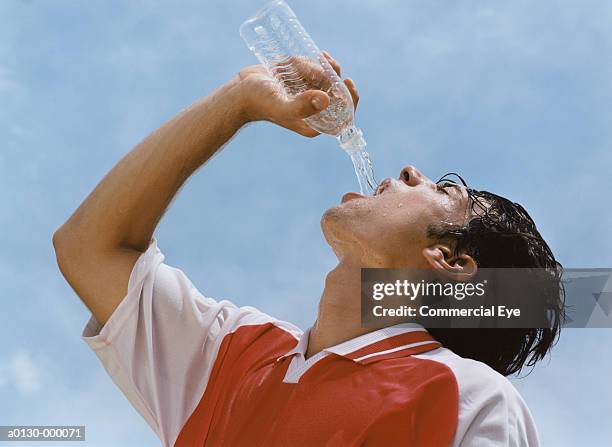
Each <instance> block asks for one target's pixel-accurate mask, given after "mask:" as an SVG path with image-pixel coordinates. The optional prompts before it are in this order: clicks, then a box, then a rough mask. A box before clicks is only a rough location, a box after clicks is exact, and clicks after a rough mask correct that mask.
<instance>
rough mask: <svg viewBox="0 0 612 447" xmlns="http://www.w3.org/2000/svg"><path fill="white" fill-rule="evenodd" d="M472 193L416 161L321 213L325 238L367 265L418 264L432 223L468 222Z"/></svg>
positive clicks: (422, 264) (422, 260)
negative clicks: (370, 192)
mask: <svg viewBox="0 0 612 447" xmlns="http://www.w3.org/2000/svg"><path fill="white" fill-rule="evenodd" d="M468 203H469V198H468V195H467V191H466V188H465V187H463V186H461V185H454V186H451V185H450V184H448V183H446V184H444V183H441V184H436V183H434V182H433V181H431V180H430V179H429V178H427V177H426V176H424V175H423V174H422V173H421V172H419V171H418V170H417V169H416V168H414V167H413V166H406V167H405V168H403V169H402V170H401V172H400V175H399V177H398V178H397V179H393V178H388V179H385V180H384V181H382V182H381V184H380V185H379V187H378V189H377V191H376V194H375V195H374V196H371V197H365V196H362V195H360V194H357V193H353V192H350V193H347V194H345V195H344V196H343V197H342V203H340V204H339V205H337V206H334V207H332V208H330V209H328V210H327V211H326V212H325V213H324V214H323V218H322V219H321V227H322V229H323V234H324V235H325V239H326V240H327V242H328V243H329V245H330V246H331V247H332V249H333V250H334V252H335V253H336V255H337V256H338V258H339V259H341V260H345V261H351V262H356V263H359V264H361V266H367V267H387V268H392V267H418V268H425V267H426V266H427V263H426V261H425V258H424V257H423V255H422V251H423V249H424V248H426V247H428V246H430V245H432V244H434V243H435V241H432V240H430V239H429V238H428V237H427V229H428V227H429V226H430V225H432V224H433V225H440V224H455V225H465V224H466V223H467V218H468Z"/></svg>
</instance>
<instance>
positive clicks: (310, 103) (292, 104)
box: [287, 90, 329, 118]
mask: <svg viewBox="0 0 612 447" xmlns="http://www.w3.org/2000/svg"><path fill="white" fill-rule="evenodd" d="M287 105H288V107H289V113H290V114H291V115H292V116H294V117H295V118H308V117H309V116H311V115H314V114H315V113H318V112H320V111H321V110H323V109H325V108H327V106H328V105H329V96H327V93H325V92H323V91H321V90H308V91H305V92H303V93H300V94H299V95H297V96H296V97H295V98H293V99H290V100H289V101H288V104H287Z"/></svg>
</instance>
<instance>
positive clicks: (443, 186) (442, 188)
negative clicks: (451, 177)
mask: <svg viewBox="0 0 612 447" xmlns="http://www.w3.org/2000/svg"><path fill="white" fill-rule="evenodd" d="M449 186H455V183H453V182H449V181H446V180H445V181H442V182H438V183H436V191H438V192H441V193H443V194H446V195H449V194H448V191H447V190H446V188H448V187H449Z"/></svg>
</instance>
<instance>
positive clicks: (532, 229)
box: [428, 173, 566, 376]
mask: <svg viewBox="0 0 612 447" xmlns="http://www.w3.org/2000/svg"><path fill="white" fill-rule="evenodd" d="M455 177H456V178H457V179H459V181H460V182H461V183H462V184H463V186H465V187H466V189H467V193H468V197H469V211H470V217H468V222H467V224H466V225H452V224H442V225H432V226H430V227H429V228H428V237H430V238H431V239H434V240H438V241H444V242H448V243H450V245H451V247H452V248H453V250H454V254H455V255H458V254H460V253H465V254H468V255H470V256H471V257H472V258H473V259H474V260H475V261H476V264H477V265H478V267H480V268H485V269H487V268H528V269H530V268H533V269H546V270H545V271H546V272H547V274H548V276H549V278H550V279H551V281H549V283H548V284H549V287H545V288H544V289H545V290H542V292H541V293H542V294H543V295H546V296H545V301H546V303H547V307H548V309H547V316H546V319H547V325H546V327H539V328H524V329H523V328H518V329H515V328H512V329H508V328H476V329H467V328H455V329H447V328H444V329H440V328H428V331H429V332H430V333H431V334H432V336H433V337H435V338H436V339H438V340H439V341H440V342H441V343H442V344H443V345H444V346H446V347H447V348H449V349H451V350H452V351H453V352H455V353H456V354H458V355H460V356H462V357H467V358H472V359H475V360H479V361H481V362H484V363H486V364H488V365H489V366H490V367H491V368H493V369H495V370H496V371H498V372H499V373H501V374H503V375H505V376H507V375H510V374H514V373H518V372H520V371H521V370H522V369H523V368H524V367H526V366H528V367H533V366H534V365H535V364H536V362H538V361H539V360H541V359H543V358H544V357H545V356H546V354H547V353H548V352H549V351H550V349H551V348H552V346H553V345H554V344H555V343H556V341H557V340H558V337H559V334H560V328H561V325H562V324H563V322H564V321H565V318H566V316H565V306H564V303H565V291H564V287H563V283H562V281H561V275H562V273H563V267H562V265H561V264H560V263H559V262H557V260H556V259H555V257H554V255H553V253H552V251H551V249H550V247H549V246H548V244H547V243H546V242H545V241H544V239H543V238H542V236H541V235H540V233H539V232H538V230H537V228H536V225H535V223H534V222H533V219H532V218H531V217H530V216H529V214H528V213H527V211H525V209H524V208H523V207H522V206H521V205H519V204H518V203H514V202H512V201H510V200H508V199H506V198H504V197H501V196H498V195H496V194H493V193H491V192H488V191H476V190H473V189H471V188H468V187H467V184H466V183H465V181H464V180H463V178H461V176H459V175H458V174H455V173H451V174H446V175H445V176H443V177H442V178H441V179H440V180H439V181H438V182H437V183H438V184H439V185H440V187H447V186H451V185H453V184H457V182H455V181H454V180H453V178H455ZM538 293H540V290H539V289H538Z"/></svg>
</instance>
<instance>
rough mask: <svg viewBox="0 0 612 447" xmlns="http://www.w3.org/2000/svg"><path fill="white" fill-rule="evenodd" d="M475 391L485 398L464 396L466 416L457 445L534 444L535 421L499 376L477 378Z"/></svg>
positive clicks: (529, 446) (509, 446)
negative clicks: (466, 423)
mask: <svg viewBox="0 0 612 447" xmlns="http://www.w3.org/2000/svg"><path fill="white" fill-rule="evenodd" d="M479 387H480V390H478V391H476V392H475V393H478V394H479V395H480V396H486V397H485V398H482V399H481V398H476V399H473V400H472V399H469V398H468V399H466V402H465V404H466V407H467V408H464V409H463V414H464V417H466V418H467V419H469V422H468V426H467V430H466V432H465V434H464V436H463V438H462V439H461V442H460V444H459V445H460V446H461V447H468V446H469V447H488V446H499V447H502V446H503V447H538V446H539V441H538V434H537V430H536V426H535V423H534V421H533V418H532V417H531V413H530V412H529V408H528V407H527V405H526V404H525V401H524V400H523V398H522V397H521V395H520V394H519V392H518V391H517V390H516V389H515V388H514V386H513V385H512V384H511V383H510V382H509V381H508V380H507V379H506V378H505V377H502V376H499V377H498V378H497V379H496V380H486V381H481V382H480V384H479ZM475 403H477V405H473V404H475Z"/></svg>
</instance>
